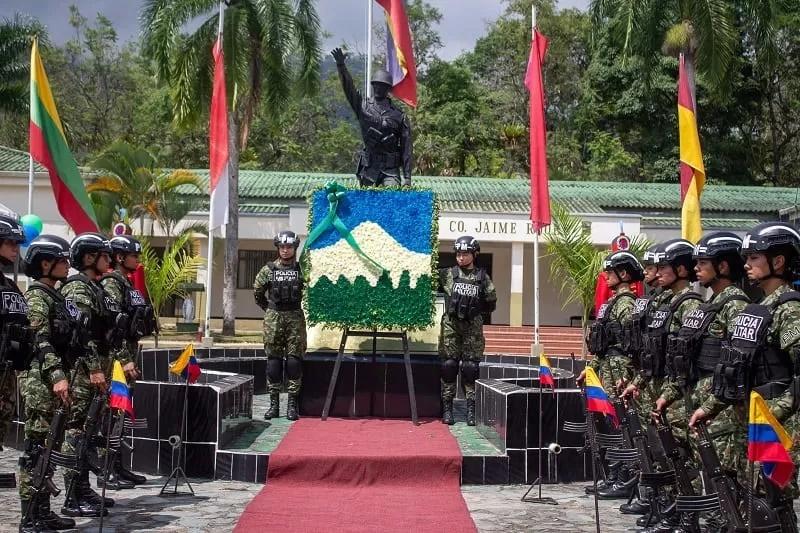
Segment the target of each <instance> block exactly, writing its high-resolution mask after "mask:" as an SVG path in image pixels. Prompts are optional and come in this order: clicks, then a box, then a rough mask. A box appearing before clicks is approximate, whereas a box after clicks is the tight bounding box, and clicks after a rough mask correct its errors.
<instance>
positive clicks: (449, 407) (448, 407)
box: [442, 399, 455, 426]
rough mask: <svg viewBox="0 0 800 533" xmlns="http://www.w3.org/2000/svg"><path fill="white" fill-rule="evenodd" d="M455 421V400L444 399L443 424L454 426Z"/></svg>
mask: <svg viewBox="0 0 800 533" xmlns="http://www.w3.org/2000/svg"><path fill="white" fill-rule="evenodd" d="M454 423H455V420H453V400H452V399H449V400H442V424H447V425H448V426H452V425H453V424H454Z"/></svg>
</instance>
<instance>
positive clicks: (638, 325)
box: [622, 296, 655, 367]
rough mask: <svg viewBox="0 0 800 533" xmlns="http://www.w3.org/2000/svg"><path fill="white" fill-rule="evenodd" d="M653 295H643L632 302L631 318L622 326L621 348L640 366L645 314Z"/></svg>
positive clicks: (645, 322) (646, 314) (647, 312)
mask: <svg viewBox="0 0 800 533" xmlns="http://www.w3.org/2000/svg"><path fill="white" fill-rule="evenodd" d="M654 299H655V296H645V297H644V298H637V299H636V301H635V302H633V313H631V319H630V320H629V321H627V322H625V323H624V324H623V326H622V349H623V350H624V351H625V353H626V354H628V356H630V357H631V358H632V359H633V360H634V364H635V365H636V366H637V367H639V366H640V358H641V355H642V353H641V352H642V337H643V336H644V333H645V331H647V316H648V314H649V313H650V308H651V306H652V304H653V300H654Z"/></svg>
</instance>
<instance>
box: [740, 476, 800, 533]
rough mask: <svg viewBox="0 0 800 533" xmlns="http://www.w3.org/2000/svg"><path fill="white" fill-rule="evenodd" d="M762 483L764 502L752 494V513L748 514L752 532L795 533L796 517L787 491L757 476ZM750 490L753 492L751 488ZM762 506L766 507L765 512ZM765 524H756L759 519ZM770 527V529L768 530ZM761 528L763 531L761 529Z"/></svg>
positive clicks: (792, 501)
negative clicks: (764, 494) (764, 493)
mask: <svg viewBox="0 0 800 533" xmlns="http://www.w3.org/2000/svg"><path fill="white" fill-rule="evenodd" d="M759 476H760V477H761V480H762V481H763V482H764V490H765V491H766V493H767V498H766V500H764V499H762V498H755V497H754V496H753V495H752V494H751V495H750V498H751V499H752V506H753V508H752V511H751V512H750V513H749V514H751V516H752V520H753V522H754V523H753V526H752V530H753V531H759V532H760V531H770V532H772V531H776V532H777V531H780V532H781V533H797V516H795V514H794V509H793V503H794V500H792V497H791V496H790V495H789V494H787V491H785V490H781V489H780V488H779V487H778V486H777V485H776V484H775V483H773V482H772V481H770V480H769V479H767V478H766V477H764V475H763V474H759ZM750 490H753V489H752V488H751V489H750ZM762 506H764V507H766V513H765V512H764V511H765V510H764V509H763V508H762ZM762 515H763V516H762ZM759 518H760V520H761V521H764V522H767V523H766V524H756V523H755V521H756V520H757V519H759ZM776 523H777V525H775V524H776ZM769 526H772V529H769ZM762 528H763V529H762Z"/></svg>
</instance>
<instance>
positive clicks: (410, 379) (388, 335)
mask: <svg viewBox="0 0 800 533" xmlns="http://www.w3.org/2000/svg"><path fill="white" fill-rule="evenodd" d="M348 337H372V356H373V358H374V357H375V355H377V342H378V338H379V337H380V338H384V339H401V340H402V342H403V363H404V364H405V367H406V382H407V383H408V401H409V403H410V405H411V422H412V423H413V424H414V425H415V426H418V425H419V421H418V420H417V397H416V395H415V394H414V375H413V373H412V371H411V354H410V352H409V349H408V332H407V331H405V330H403V331H399V332H398V331H378V330H377V329H375V330H372V331H363V330H351V329H350V328H344V331H342V341H341V342H340V343H339V352H338V353H337V354H336V363H335V364H334V365H333V374H331V380H330V383H329V384H328V394H327V396H326V397H325V407H324V408H323V409H322V420H327V419H328V413H329V412H330V409H331V402H332V401H333V392H334V390H335V389H336V382H337V381H338V379H339V370H340V368H341V366H342V359H343V358H344V347H345V345H346V344H347V339H348Z"/></svg>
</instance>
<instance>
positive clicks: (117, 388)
mask: <svg viewBox="0 0 800 533" xmlns="http://www.w3.org/2000/svg"><path fill="white" fill-rule="evenodd" d="M108 404H109V405H110V406H111V407H112V408H113V409H121V410H122V411H125V412H126V413H128V414H129V415H130V417H131V418H135V416H134V415H133V402H132V401H131V393H130V391H129V390H128V383H127V381H126V379H125V372H123V371H122V365H121V364H120V362H119V361H114V369H113V371H112V372H111V393H110V395H109V399H108Z"/></svg>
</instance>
